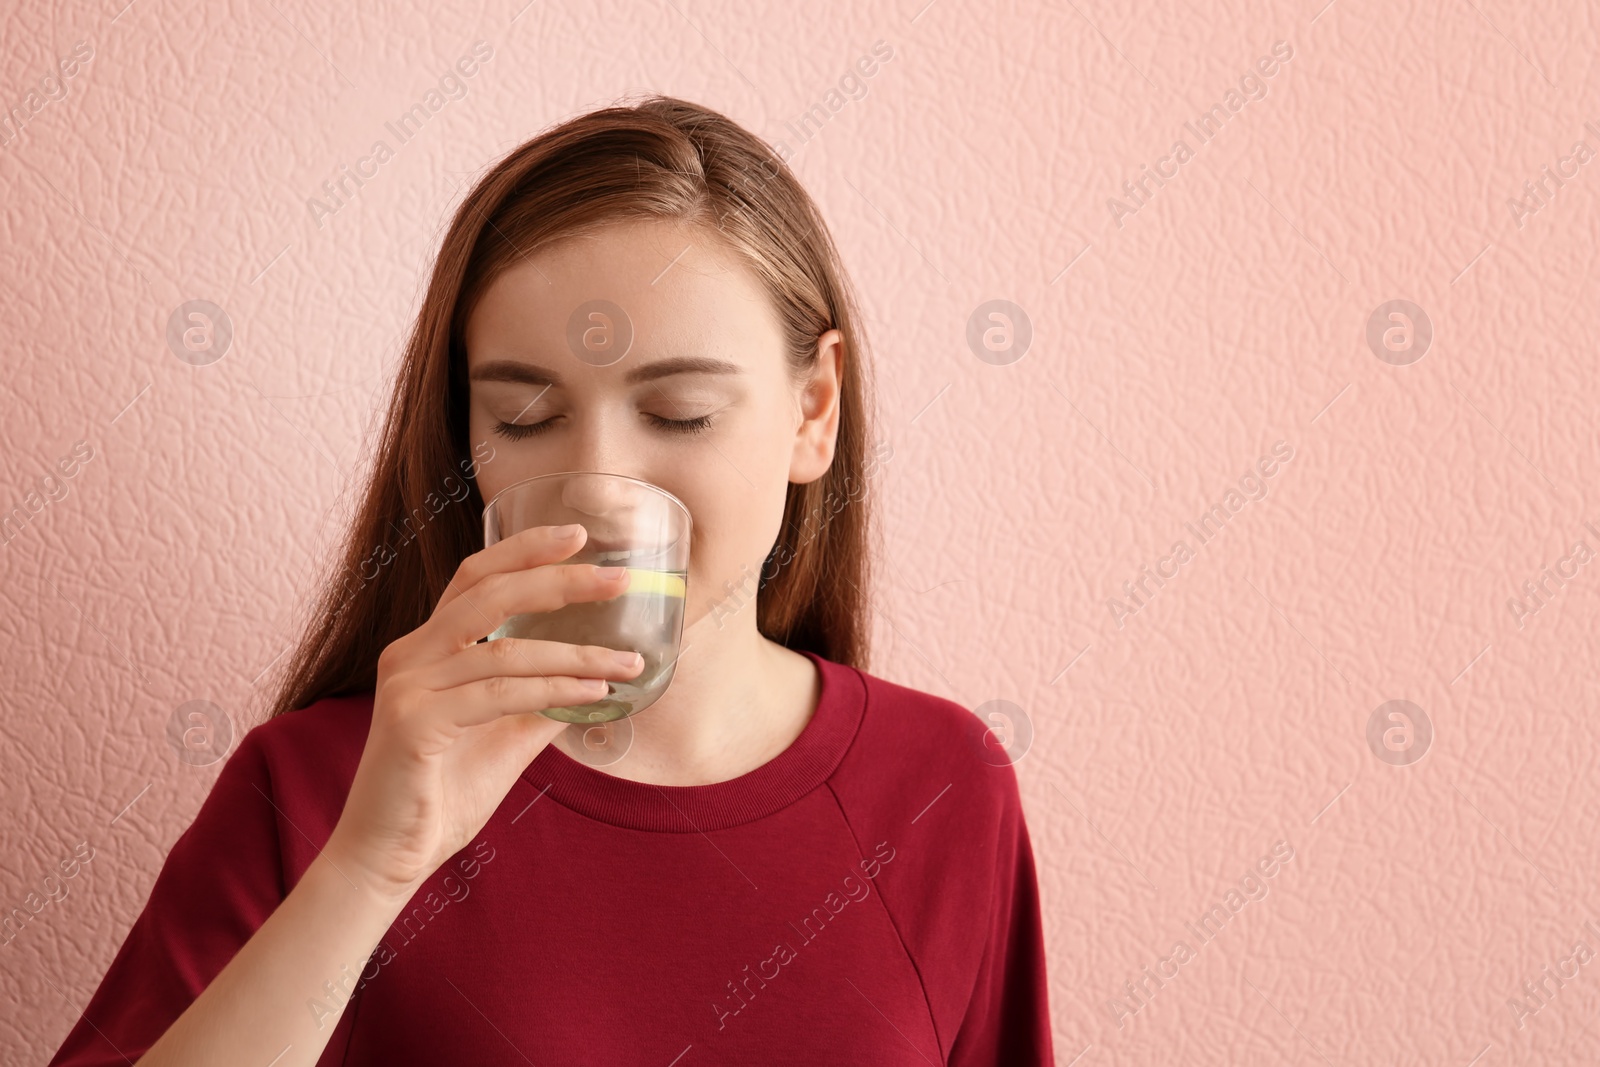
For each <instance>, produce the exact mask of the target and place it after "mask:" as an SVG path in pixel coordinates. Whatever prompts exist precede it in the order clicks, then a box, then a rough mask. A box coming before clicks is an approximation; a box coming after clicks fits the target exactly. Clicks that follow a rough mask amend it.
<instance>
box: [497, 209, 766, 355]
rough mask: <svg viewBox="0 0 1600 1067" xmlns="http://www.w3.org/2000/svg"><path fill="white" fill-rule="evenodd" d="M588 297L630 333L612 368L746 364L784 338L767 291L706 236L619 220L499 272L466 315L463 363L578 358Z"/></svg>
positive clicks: (675, 225)
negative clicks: (705, 361) (575, 347)
mask: <svg viewBox="0 0 1600 1067" xmlns="http://www.w3.org/2000/svg"><path fill="white" fill-rule="evenodd" d="M596 301H604V302H606V303H607V304H610V305H614V307H615V308H616V309H618V310H620V313H621V316H622V317H623V318H624V319H625V323H626V328H628V329H630V330H631V331H632V338H633V340H632V344H631V346H630V347H629V349H628V353H627V355H626V356H625V357H624V358H623V359H622V360H620V361H619V363H618V364H617V365H618V366H619V367H621V366H623V365H629V364H634V363H636V362H637V361H638V360H639V358H640V357H656V356H663V355H683V354H694V355H705V356H713V357H716V358H721V359H726V360H732V361H736V362H739V363H741V364H745V365H749V364H751V363H753V362H754V360H755V359H756V358H757V357H759V356H760V355H762V354H763V353H764V351H765V349H767V348H772V349H774V350H776V349H778V348H780V347H781V343H782V335H781V329H780V326H779V321H778V317H777V314H776V311H775V309H774V308H773V307H772V302H771V300H770V298H769V297H768V296H767V293H766V291H765V290H764V289H763V288H762V286H761V284H760V282H759V280H758V279H757V278H756V277H755V275H754V274H752V273H751V272H750V270H749V268H748V267H747V266H746V265H745V264H744V262H743V260H742V259H741V258H740V257H739V255H738V254H737V253H736V252H734V251H733V250H732V249H730V248H728V247H727V246H725V245H723V244H722V243H721V241H720V240H719V239H718V238H717V237H716V235H715V234H714V233H708V232H707V231H706V230H704V229H702V228H698V227H693V226H687V225H684V224H681V223H675V222H667V221H642V222H626V223H617V224H613V225H610V226H607V227H606V228H604V229H602V230H601V231H599V232H598V233H596V234H594V235H585V236H578V237H570V238H566V239H564V240H562V241H560V242H558V243H556V244H553V245H550V246H548V247H546V248H542V249H540V250H539V251H538V252H536V253H534V254H532V255H529V256H527V257H525V258H523V259H521V260H519V261H517V262H516V263H514V264H513V265H512V266H510V267H508V268H506V269H505V270H504V271H503V272H502V273H501V274H499V275H498V276H497V277H496V278H495V279H494V281H493V282H491V283H490V285H489V287H488V289H487V290H485V292H484V294H483V296H482V298H481V299H480V300H479V301H478V304H477V306H476V307H475V308H474V309H473V311H472V314H471V315H470V317H469V318H468V320H467V323H466V342H467V358H468V363H469V365H476V364H479V363H482V362H484V361H485V360H490V359H504V358H517V357H527V358H532V356H533V354H534V353H535V352H536V351H537V352H540V353H542V354H544V355H545V356H546V357H547V358H557V359H562V363H563V365H565V364H569V363H576V362H577V360H576V359H574V358H572V356H571V355H570V354H567V349H568V347H569V339H570V338H571V336H572V335H573V330H574V329H577V330H579V331H581V330H582V329H583V328H584V326H585V325H586V324H587V323H588V322H590V321H592V320H590V319H589V318H588V317H587V315H586V308H587V307H588V306H590V305H593V304H594V303H595V302H596ZM563 356H565V358H564V359H563V358H562V357H563Z"/></svg>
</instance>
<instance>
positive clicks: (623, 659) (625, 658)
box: [611, 652, 639, 667]
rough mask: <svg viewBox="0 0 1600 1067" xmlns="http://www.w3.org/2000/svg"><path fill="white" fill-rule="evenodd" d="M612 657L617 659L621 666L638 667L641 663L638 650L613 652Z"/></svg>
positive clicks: (618, 664)
mask: <svg viewBox="0 0 1600 1067" xmlns="http://www.w3.org/2000/svg"><path fill="white" fill-rule="evenodd" d="M611 658H612V659H614V660H616V661H617V666H619V667H637V666H638V665H639V653H637V652H613V653H611Z"/></svg>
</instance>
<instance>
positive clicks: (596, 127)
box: [268, 96, 893, 718]
mask: <svg viewBox="0 0 1600 1067" xmlns="http://www.w3.org/2000/svg"><path fill="white" fill-rule="evenodd" d="M646 219H667V220H675V221H679V222H684V223H689V224H693V225H696V226H701V227H705V228H706V229H707V230H708V231H710V230H715V231H716V233H715V234H714V235H713V236H717V237H720V238H721V239H722V240H723V241H724V242H725V243H726V245H727V246H728V247H731V248H732V249H734V250H735V251H736V252H737V253H738V254H740V256H741V258H742V260H743V261H744V262H745V263H746V264H747V265H748V267H749V268H750V269H751V270H752V271H753V272H754V273H755V275H756V276H757V277H758V278H759V279H760V281H761V283H762V285H763V287H764V288H765V289H766V291H767V292H768V294H769V295H770V298H771V299H772V301H773V303H774V306H775V307H776V308H777V310H778V313H779V317H780V319H781V321H782V323H783V329H784V335H785V348H786V352H787V361H788V366H789V371H790V375H791V380H792V381H796V382H799V381H801V380H803V379H804V378H805V377H808V376H809V375H810V373H811V371H812V369H813V368H814V366H815V363H816V357H817V349H816V345H817V338H818V336H819V335H820V334H822V333H823V332H824V331H826V330H828V329H832V328H837V329H838V330H840V331H841V333H842V334H843V337H844V361H843V362H844V366H843V377H842V381H841V396H840V412H839V431H838V438H837V443H836V447H835V454H834V459H833V464H832V466H831V467H830V468H829V470H828V471H827V473H826V474H824V475H823V476H822V477H821V478H819V479H817V480H816V481H814V482H810V483H808V484H806V485H796V484H794V483H792V482H791V483H790V484H789V489H788V497H787V500H786V503H785V505H784V519H783V526H782V530H781V531H780V533H779V535H778V540H777V543H776V545H775V546H774V548H773V551H772V554H771V555H769V556H768V558H767V561H766V563H765V564H764V565H763V567H762V569H761V573H760V575H759V578H758V583H757V588H756V590H755V594H756V625H757V628H758V629H759V630H760V632H761V633H762V634H763V635H764V636H766V637H767V638H768V639H770V640H773V641H776V642H778V643H780V644H782V645H785V646H787V647H789V648H792V649H795V650H797V651H798V650H808V651H811V652H815V653H816V654H818V655H820V656H822V657H823V658H825V659H829V660H833V661H834V662H837V663H844V664H849V665H851V666H855V667H859V668H861V669H863V670H865V669H867V657H868V652H869V649H868V638H869V635H870V626H869V620H868V619H867V617H866V616H867V611H868V601H867V597H868V571H869V561H870V558H871V556H872V555H873V551H874V549H875V545H871V544H870V542H871V541H872V537H873V533H872V530H873V527H872V523H871V522H870V514H871V512H870V509H869V507H868V504H869V502H870V494H869V493H868V492H867V488H868V486H867V482H868V479H869V477H870V475H871V473H872V468H873V467H874V466H875V464H876V462H878V461H879V458H880V457H881V458H886V457H883V451H884V449H883V446H881V445H880V446H878V448H877V453H876V455H875V456H869V455H868V439H869V431H870V424H871V421H872V417H873V414H874V413H873V411H872V410H871V408H872V391H871V385H870V381H869V373H868V371H869V367H868V360H867V359H866V358H865V355H866V349H865V344H864V338H863V337H862V336H861V334H860V333H859V332H858V328H857V321H858V318H859V314H858V311H857V305H856V299H855V295H854V293H853V291H852V289H851V287H850V284H849V282H848V279H847V278H846V276H845V273H844V270H843V268H842V266H841V265H840V262H839V255H838V251H837V249H836V248H835V246H834V244H833V241H832V239H831V237H830V236H829V234H828V230H827V227H826V225H825V224H824V222H823V220H822V216H821V214H820V212H818V210H817V208H816V205H815V204H814V203H813V202H812V201H811V198H810V197H809V196H808V195H807V194H806V192H805V190H804V189H803V188H802V187H801V186H800V184H799V182H798V181H796V179H795V177H794V175H793V174H792V172H791V171H790V169H789V168H788V166H787V165H786V164H785V163H784V162H783V161H782V160H781V159H780V158H778V157H777V156H776V155H775V154H774V153H773V152H772V151H771V149H769V148H768V147H767V145H766V144H764V143H763V142H762V141H761V140H759V139H758V138H756V137H755V136H754V135H752V134H751V133H750V132H749V131H747V130H745V129H744V128H742V127H741V126H739V125H738V124H736V123H734V122H733V121H732V120H730V119H728V118H727V117H725V116H723V115H721V114H719V113H717V112H715V111H710V110H708V109H706V108H704V107H700V106H698V105H696V104H691V103H689V102H687V101H684V100H679V99H676V98H673V97H666V96H651V97H647V98H645V99H644V100H642V101H641V102H639V103H638V104H636V105H634V106H615V107H609V108H604V109H601V110H597V111H592V112H590V113H588V114H585V115H581V116H579V117H577V118H575V119H572V120H570V121H568V122H565V123H563V124H561V125H559V126H556V127H553V128H551V129H549V130H547V131H545V132H544V133H542V134H540V135H538V136H537V137H534V138H533V139H532V140H530V141H528V142H526V143H525V144H523V145H521V146H520V147H518V148H517V149H515V150H514V151H512V152H511V153H510V154H509V155H507V156H506V157H505V158H504V159H502V160H501V161H500V162H499V163H497V164H495V165H494V166H493V167H492V168H491V169H490V170H489V171H488V173H487V174H485V175H484V176H483V178H482V179H480V180H479V181H478V183H477V185H476V186H475V187H474V188H473V190H472V191H471V193H469V194H468V195H467V197H466V199H465V200H464V201H463V202H462V204H461V206H460V207H459V208H457V210H456V212H455V216H454V217H453V218H452V219H451V222H450V227H449V230H448V231H447V232H446V233H445V236H444V241H443V244H442V245H441V247H440V249H439V255H438V258H437V259H436V261H435V262H434V266H433V274H432V277H431V278H430V280H429V283H428V288H427V293H426V295H425V296H424V298H423V301H422V307H421V310H420V311H419V313H418V315H417V320H416V325H415V328H414V329H413V331H412V333H411V337H410V340H409V342H408V343H407V345H406V350H405V355H404V359H403V362H402V364H401V366H400V370H399V374H398V377H397V380H396V383H395V387H394V394H393V398H392V400H391V402H390V405H389V409H388V414H387V418H386V420H385V422H384V426H383V429H382V437H381V441H380V443H379V445H378V450H377V455H376V458H375V462H374V464H373V467H372V473H371V475H370V479H369V481H368V483H367V487H366V490H365V497H364V499H363V500H362V501H361V503H360V504H359V506H358V508H357V510H356V513H355V516H354V519H353V521H352V522H351V524H350V527H349V530H348V534H347V536H346V539H345V541H344V544H343V547H342V549H341V550H340V551H339V553H338V554H337V556H336V564H335V567H334V569H333V573H332V575H331V576H329V577H328V579H327V580H325V581H324V582H323V583H322V585H321V587H320V592H319V595H318V596H317V597H316V598H315V600H314V601H313V602H312V607H311V619H310V621H309V623H308V624H307V625H306V626H305V628H304V631H303V633H302V636H301V638H300V641H299V643H298V645H297V646H296V647H295V649H294V651H293V654H292V655H291V656H290V657H289V658H288V660H287V666H286V668H285V669H284V673H283V680H282V682H281V683H280V684H279V686H278V688H277V691H276V692H277V695H276V698H275V700H274V701H273V703H272V705H271V710H270V713H269V715H268V717H269V718H271V717H274V716H277V715H281V714H284V713H285V712H289V711H293V710H295V709H298V708H304V707H309V706H310V705H311V704H313V703H315V702H316V701H318V700H320V699H322V698H323V697H327V696H342V695H347V694H354V693H362V692H370V691H372V689H373V688H374V686H375V683H376V679H377V660H378V655H379V653H381V652H382V651H383V649H384V648H385V647H386V646H387V645H388V644H389V643H390V642H391V641H394V640H395V639H396V638H399V637H401V636H403V635H404V634H406V633H409V632H410V631H412V630H415V629H416V628H417V627H419V626H421V625H422V624H423V623H424V622H426V621H427V619H428V617H429V616H430V615H431V614H432V613H433V609H434V606H435V605H436V604H437V603H438V601H439V598H440V596H442V595H443V593H444V590H445V588H446V586H447V585H448V583H449V581H450V579H451V578H452V577H453V576H454V574H455V572H456V568H457V566H458V565H459V564H460V562H461V561H462V560H463V559H464V558H465V557H467V556H468V555H470V554H472V553H473V552H476V551H478V550H479V549H481V548H482V547H483V527H482V513H483V505H484V501H483V498H482V496H481V495H480V494H479V492H478V487H477V484H476V481H475V480H473V478H472V477H471V475H472V474H474V473H475V472H476V470H477V466H476V463H477V458H476V457H475V456H474V455H473V454H470V453H469V449H468V440H467V437H468V434H467V401H468V393H467V382H466V362H467V361H466V349H465V346H464V344H463V340H462V339H463V335H464V326H465V323H466V320H467V317H468V315H470V313H471V311H472V308H473V306H474V304H475V303H476V302H477V300H478V299H479V298H480V297H481V296H482V295H483V293H484V291H485V289H486V288H487V287H488V285H489V283H490V282H492V281H493V280H494V279H495V277H496V276H497V275H498V274H499V273H500V272H501V271H503V270H505V269H506V268H507V267H509V266H511V265H513V264H514V263H515V262H516V261H518V260H520V259H522V258H523V257H525V256H527V255H530V254H532V253H534V252H536V251H538V249H540V248H541V247H542V246H545V245H548V244H551V243H553V242H555V241H558V240H561V239H563V238H566V237H570V236H574V235H579V234H591V233H594V232H596V231H598V230H599V229H600V228H601V227H603V226H606V225H609V224H612V223H616V222H619V221H626V220H646ZM888 454H889V455H892V454H893V453H892V449H891V450H889V452H888ZM458 472H460V473H459V474H458ZM391 540H396V541H398V544H391V543H390V542H391Z"/></svg>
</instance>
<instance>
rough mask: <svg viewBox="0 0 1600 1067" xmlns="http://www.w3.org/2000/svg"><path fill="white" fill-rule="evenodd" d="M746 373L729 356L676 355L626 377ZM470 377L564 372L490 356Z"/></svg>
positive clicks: (540, 378)
mask: <svg viewBox="0 0 1600 1067" xmlns="http://www.w3.org/2000/svg"><path fill="white" fill-rule="evenodd" d="M743 373H744V368H743V367H741V366H739V365H738V364H737V363H729V362H728V361H727V360H722V359H712V358H710V357H709V356H676V357H674V358H671V359H658V360H656V361H655V362H653V363H646V364H644V365H642V366H637V367H634V368H633V369H632V370H630V371H628V373H627V374H626V375H625V376H624V378H623V380H624V381H626V382H627V383H628V384H629V385H635V384H637V383H639V382H651V381H655V380H656V379H657V378H669V377H671V376H673V375H675V374H743ZM471 379H472V380H473V381H475V382H520V383H523V384H526V385H545V386H559V385H560V384H561V375H559V374H557V373H556V372H555V371H553V370H551V369H550V368H548V367H541V366H539V365H538V364H537V363H525V362H523V361H522V360H516V359H496V360H490V361H489V362H487V363H484V364H482V365H480V366H479V367H477V368H476V369H474V370H473V372H472V374H471Z"/></svg>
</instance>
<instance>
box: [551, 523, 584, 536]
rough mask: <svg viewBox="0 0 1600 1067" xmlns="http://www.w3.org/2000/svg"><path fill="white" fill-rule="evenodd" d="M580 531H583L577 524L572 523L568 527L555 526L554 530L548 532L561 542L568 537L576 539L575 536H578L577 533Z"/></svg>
mask: <svg viewBox="0 0 1600 1067" xmlns="http://www.w3.org/2000/svg"><path fill="white" fill-rule="evenodd" d="M581 529H583V527H582V526H580V525H578V524H577V523H572V524H571V525H570V526H557V527H556V528H555V529H554V530H551V531H550V532H551V533H552V534H553V535H555V536H556V537H559V538H561V539H562V540H565V539H566V538H568V537H576V536H578V531H579V530H581Z"/></svg>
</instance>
